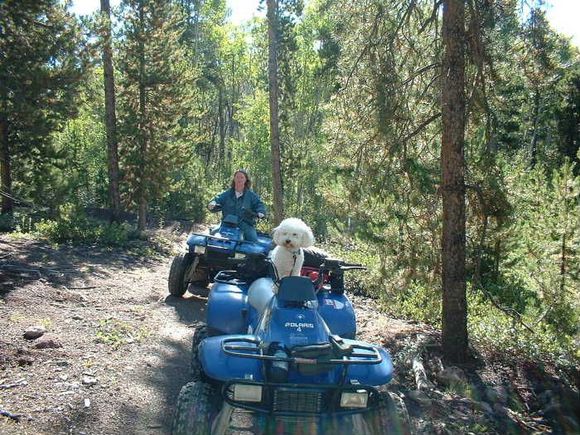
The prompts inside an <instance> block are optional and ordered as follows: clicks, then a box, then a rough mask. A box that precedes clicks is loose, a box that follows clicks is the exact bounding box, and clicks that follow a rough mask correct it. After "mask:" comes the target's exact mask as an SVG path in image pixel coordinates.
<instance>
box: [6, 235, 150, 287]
mask: <svg viewBox="0 0 580 435" xmlns="http://www.w3.org/2000/svg"><path fill="white" fill-rule="evenodd" d="M151 251H152V249H151V246H150V245H149V244H148V243H147V242H143V241H135V242H134V243H131V244H130V245H129V247H124V248H110V247H101V246H70V245H58V246H56V245H51V244H50V243H48V242H45V241H39V240H28V239H12V238H8V237H6V236H0V298H5V297H6V296H7V294H8V293H10V292H11V291H12V290H14V289H15V288H18V287H22V286H23V285H25V284H27V283H28V282H34V281H36V280H42V281H43V282H44V283H46V284H48V285H50V286H52V287H58V286H65V287H70V288H74V285H75V284H77V283H78V282H79V281H82V280H85V281H86V280H89V279H90V278H91V277H93V276H95V275H96V276H99V277H101V278H108V277H111V276H113V275H114V274H115V273H116V272H117V271H126V270H127V269H132V268H136V267H141V266H143V265H147V264H151V265H152V264H155V263H156V262H158V258H156V257H155V256H152V255H151V253H152V252H151ZM145 252H147V254H145ZM105 269H106V270H105ZM77 285H78V284H77Z"/></svg>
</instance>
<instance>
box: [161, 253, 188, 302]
mask: <svg viewBox="0 0 580 435" xmlns="http://www.w3.org/2000/svg"><path fill="white" fill-rule="evenodd" d="M192 263H193V257H192V255H191V254H189V253H185V252H184V253H181V254H179V255H176V256H175V257H174V258H173V261H172V262H171V268H170V269H169V279H168V283H167V284H168V287H169V293H170V294H172V295H173V296H177V297H181V296H183V294H184V293H185V291H186V290H187V285H188V283H187V282H186V281H185V277H186V272H187V269H188V268H189V266H190V265H191V264H192Z"/></svg>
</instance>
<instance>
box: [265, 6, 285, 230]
mask: <svg viewBox="0 0 580 435" xmlns="http://www.w3.org/2000/svg"><path fill="white" fill-rule="evenodd" d="M267 5H268V13H267V15H268V89H269V97H270V98H269V99H270V148H271V152H272V185H273V200H274V204H273V205H274V224H275V225H278V224H279V223H280V222H281V221H282V219H283V217H284V202H283V199H282V198H283V190H282V170H281V163H280V161H281V157H280V154H281V153H280V126H279V119H278V60H277V30H278V26H277V7H278V1H277V0H267Z"/></svg>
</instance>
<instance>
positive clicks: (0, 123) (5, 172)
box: [0, 113, 14, 214]
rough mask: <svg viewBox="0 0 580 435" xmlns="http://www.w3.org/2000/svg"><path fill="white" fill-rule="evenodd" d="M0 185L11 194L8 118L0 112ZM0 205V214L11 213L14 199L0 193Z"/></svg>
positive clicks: (5, 191)
mask: <svg viewBox="0 0 580 435" xmlns="http://www.w3.org/2000/svg"><path fill="white" fill-rule="evenodd" d="M0 187H1V189H2V192H4V193H6V194H8V195H12V170H11V167H10V143H9V142H8V119H7V116H6V114H5V113H0ZM0 196H1V197H2V206H1V208H0V214H7V213H12V210H13V208H14V201H12V198H11V197H8V196H6V195H0Z"/></svg>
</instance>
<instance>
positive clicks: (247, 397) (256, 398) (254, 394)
mask: <svg viewBox="0 0 580 435" xmlns="http://www.w3.org/2000/svg"><path fill="white" fill-rule="evenodd" d="M234 400H236V401H239V402H261V401H262V387H261V386H260V385H247V384H235V385H234Z"/></svg>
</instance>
